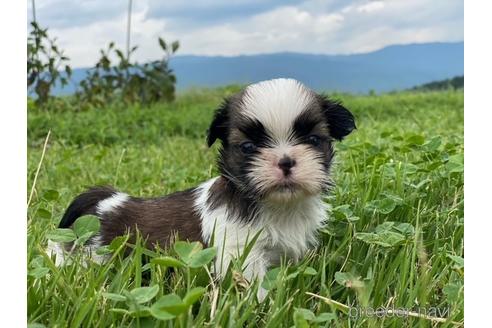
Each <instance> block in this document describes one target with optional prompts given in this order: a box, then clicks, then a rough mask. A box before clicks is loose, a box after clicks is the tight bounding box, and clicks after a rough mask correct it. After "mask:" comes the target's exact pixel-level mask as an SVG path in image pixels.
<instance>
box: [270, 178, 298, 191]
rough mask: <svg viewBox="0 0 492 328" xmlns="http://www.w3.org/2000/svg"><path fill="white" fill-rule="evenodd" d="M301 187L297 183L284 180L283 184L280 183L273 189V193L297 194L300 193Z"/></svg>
mask: <svg viewBox="0 0 492 328" xmlns="http://www.w3.org/2000/svg"><path fill="white" fill-rule="evenodd" d="M299 189H300V187H299V185H298V184H297V183H295V182H293V181H290V180H284V181H282V182H279V183H278V184H277V185H275V186H274V187H273V188H272V192H285V193H288V192H290V193H295V192H297V191H299Z"/></svg>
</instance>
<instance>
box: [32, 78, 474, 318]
mask: <svg viewBox="0 0 492 328" xmlns="http://www.w3.org/2000/svg"><path fill="white" fill-rule="evenodd" d="M237 89H238V88H237V87H231V88H224V89H217V90H196V91H194V92H190V93H186V94H182V95H179V96H178V97H177V99H176V102H175V104H174V105H173V106H171V105H169V104H155V105H151V106H150V107H149V108H147V110H141V108H139V107H138V106H128V108H124V107H118V106H116V105H110V106H108V107H107V108H105V110H102V111H101V110H93V109H89V110H87V111H82V112H74V111H70V112H59V113H53V112H51V111H45V110H40V109H35V110H33V111H29V112H28V126H29V131H28V139H29V141H28V145H29V152H28V181H29V184H28V190H30V189H31V186H32V183H33V180H34V175H35V172H36V169H37V165H38V163H39V160H40V157H41V152H42V146H43V141H44V138H45V136H46V133H47V131H48V130H49V129H51V131H52V138H51V139H50V143H49V147H48V148H47V152H46V154H45V158H44V162H43V164H42V166H41V170H40V174H39V176H38V179H37V184H36V186H35V190H36V193H35V194H34V197H33V199H32V202H31V205H30V206H29V209H28V236H27V239H28V276H27V288H28V292H27V304H28V311H27V320H28V322H29V323H31V324H34V323H37V324H42V325H44V326H46V327H54V326H57V327H76V326H81V327H110V326H113V327H138V326H140V327H171V326H172V327H189V326H196V327H201V326H221V327H257V326H260V327H292V326H296V325H297V326H310V327H331V326H333V327H401V326H405V327H420V326H425V327H427V326H432V324H431V323H430V322H429V321H428V320H426V319H418V318H410V317H406V318H399V317H396V316H392V317H389V316H388V317H384V318H376V317H373V318H369V317H364V316H363V317H360V318H358V319H356V318H351V317H350V316H349V315H348V313H347V311H346V307H347V306H358V307H372V308H377V307H379V306H386V307H394V308H398V307H404V308H408V309H414V308H420V307H430V306H433V307H437V308H441V309H445V308H448V307H449V309H450V310H449V318H450V320H452V321H457V322H462V321H463V318H464V312H463V304H464V296H463V290H464V246H463V231H464V220H463V217H464V211H463V208H464V198H463V92H462V91H446V92H425V93H418V92H412V93H395V94H391V95H379V96H376V95H374V96H351V95H338V96H337V97H338V98H340V99H341V100H342V101H343V102H344V104H345V105H346V106H347V107H348V108H350V109H351V110H352V111H353V112H354V114H355V116H356V120H357V126H358V130H357V131H355V132H354V133H353V134H352V135H350V136H349V137H348V138H347V139H346V140H344V141H343V142H342V143H338V144H337V145H336V148H337V149H336V150H337V156H336V163H335V166H334V167H333V169H332V172H333V180H334V181H335V182H336V186H335V187H334V188H333V190H332V192H331V194H330V195H329V196H328V197H327V198H326V201H327V202H328V203H329V204H330V205H331V206H332V210H331V214H330V220H329V222H328V223H327V224H326V226H325V227H323V229H322V231H321V233H320V245H319V246H318V248H317V249H316V250H315V251H313V252H311V253H309V254H308V255H307V256H306V257H305V258H304V259H303V260H302V261H300V262H299V263H296V264H293V263H282V264H281V265H280V266H279V267H277V268H271V269H270V270H269V272H268V273H267V278H266V279H265V282H264V283H263V285H264V287H266V288H267V289H268V290H269V293H268V296H267V298H266V300H265V301H264V302H262V303H260V302H258V300H257V298H256V294H257V290H258V288H259V287H260V286H259V285H260V283H259V282H258V281H253V282H246V281H245V280H244V278H242V276H241V273H240V272H239V271H240V269H239V267H238V266H235V267H233V268H232V269H231V271H230V272H229V273H228V274H227V275H226V276H225V278H224V279H223V281H222V282H219V281H214V280H211V279H210V276H209V274H208V272H207V271H210V270H211V265H212V264H211V262H207V261H211V260H210V258H211V256H212V254H214V253H215V249H213V248H212V249H210V250H208V249H209V248H201V246H199V245H198V244H194V243H184V242H180V243H178V244H176V245H175V247H173V248H171V249H168V250H156V251H150V250H147V249H145V248H144V247H142V244H141V241H140V240H137V241H136V242H135V243H134V244H133V245H128V239H127V238H126V237H122V238H117V239H115V240H114V241H113V242H112V243H111V245H109V246H107V247H101V248H100V249H99V250H97V253H98V254H106V256H108V257H109V260H108V263H107V264H104V265H100V264H97V263H92V262H91V263H86V262H84V261H83V259H82V258H80V257H82V254H74V255H73V256H74V260H73V261H72V263H71V264H69V265H67V266H65V267H60V268H56V267H54V265H53V263H52V261H51V259H49V258H48V257H47V256H45V254H44V252H43V249H44V248H45V247H46V242H47V239H48V238H52V237H53V233H55V235H57V231H58V230H56V229H55V227H56V225H57V223H58V222H59V220H60V217H61V216H62V214H63V211H64V210H65V208H66V206H67V204H68V203H69V202H70V200H71V199H72V198H73V196H74V195H76V194H77V193H79V192H81V191H83V190H84V188H85V187H87V186H90V185H106V184H111V185H114V186H115V187H117V188H118V189H122V190H124V191H125V192H128V193H130V194H132V195H136V196H143V197H151V196H158V195H164V194H168V193H170V192H173V191H177V190H183V189H186V188H189V187H192V186H195V185H197V184H198V183H200V182H202V181H204V180H206V179H209V178H211V177H212V176H215V175H216V174H217V171H216V167H215V157H216V151H217V148H216V147H213V148H212V149H210V150H209V149H208V148H207V147H206V142H205V131H206V129H207V127H208V124H209V123H210V119H211V117H212V113H213V110H214V109H215V108H216V106H217V105H218V104H219V103H220V101H221V97H222V96H225V95H228V94H231V93H232V92H235V91H236V90H237ZM86 223H87V224H84V225H83V226H84V227H87V229H86V228H84V229H82V230H83V231H78V234H79V235H77V234H76V233H75V232H73V230H70V231H71V233H70V232H67V231H63V232H62V233H61V235H60V236H58V235H57V236H58V237H59V238H61V239H62V240H65V239H64V238H66V239H71V240H77V238H80V235H82V236H83V235H84V234H85V232H91V231H94V229H95V227H93V228H91V227H92V224H88V223H89V222H86ZM65 234H66V235H65ZM55 238H56V237H55ZM252 238H253V236H252ZM217 251H220V250H217ZM124 253H127V254H125V255H126V256H123V255H124ZM204 263H205V264H204ZM155 286H158V292H157V293H156V294H155V295H153V294H154V293H155V289H156V287H155ZM139 288H146V289H144V290H140V289H139ZM147 288H150V289H147ZM134 290H136V291H134ZM132 291H133V294H135V293H137V294H138V295H140V293H142V295H143V296H142V297H143V298H139V297H137V298H136V297H134V296H132ZM137 291H138V292H137ZM307 292H309V293H314V294H318V295H321V296H324V297H327V298H329V299H331V300H334V301H336V302H338V303H333V304H328V303H325V302H323V301H321V300H319V299H317V298H313V297H311V296H310V295H308V294H306V293H307ZM142 299H143V300H146V301H145V302H142ZM339 303H340V304H341V305H340V304H339ZM439 326H440V327H454V326H455V325H454V324H452V323H451V322H446V323H443V324H440V325H439Z"/></svg>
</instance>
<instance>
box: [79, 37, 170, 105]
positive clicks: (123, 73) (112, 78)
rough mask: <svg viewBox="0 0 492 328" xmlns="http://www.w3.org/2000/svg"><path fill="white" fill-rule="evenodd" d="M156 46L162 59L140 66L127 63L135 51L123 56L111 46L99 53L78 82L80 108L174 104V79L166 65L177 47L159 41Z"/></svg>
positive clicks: (120, 51)
mask: <svg viewBox="0 0 492 328" xmlns="http://www.w3.org/2000/svg"><path fill="white" fill-rule="evenodd" d="M159 45H160V47H161V48H162V50H163V51H164V55H163V57H162V59H161V60H156V61H153V62H149V63H145V64H143V65H141V64H138V63H136V62H131V61H130V55H131V54H133V53H134V52H135V51H136V50H137V47H133V48H132V49H131V50H130V52H129V54H128V55H124V54H123V51H122V50H120V49H117V48H115V47H114V43H113V42H111V43H110V44H109V46H108V48H107V49H106V50H101V51H100V52H101V58H100V59H99V60H98V62H97V64H96V65H95V67H94V68H93V69H91V70H89V71H88V72H87V76H86V78H85V79H84V80H82V81H81V82H80V90H79V91H78V92H77V93H76V99H77V101H78V102H79V103H81V104H82V106H95V107H102V106H104V105H106V104H108V103H111V102H115V101H117V102H122V103H124V104H132V103H139V104H143V105H149V104H152V103H155V102H161V101H164V102H165V101H172V100H174V92H175V87H174V85H175V83H176V76H175V75H174V73H173V72H172V70H171V69H170V68H169V65H168V62H169V59H170V58H171V56H172V55H173V54H174V53H175V52H176V51H177V50H178V48H179V43H178V41H174V42H173V43H172V44H171V46H168V45H167V44H166V42H165V41H164V40H163V39H161V38H159ZM112 57H116V58H117V59H118V61H119V62H118V63H116V64H115V63H113V62H112V61H111V58H112Z"/></svg>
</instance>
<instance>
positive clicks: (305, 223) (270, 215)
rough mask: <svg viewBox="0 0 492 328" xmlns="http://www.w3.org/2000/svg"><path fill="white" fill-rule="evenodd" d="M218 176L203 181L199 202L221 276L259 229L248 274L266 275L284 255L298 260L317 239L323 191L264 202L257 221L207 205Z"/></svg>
mask: <svg viewBox="0 0 492 328" xmlns="http://www.w3.org/2000/svg"><path fill="white" fill-rule="evenodd" d="M216 179H217V178H214V179H211V180H209V181H207V182H205V183H204V184H202V185H201V186H200V187H199V188H198V190H197V193H198V194H197V200H196V203H195V206H196V208H197V210H198V211H199V213H200V215H201V219H202V236H203V240H205V241H210V238H211V236H212V235H213V237H214V238H213V239H214V241H213V244H214V245H213V246H215V247H217V248H218V254H219V255H218V256H217V259H216V271H217V272H216V273H217V274H218V275H219V276H221V275H222V274H224V271H225V270H226V269H227V267H228V265H229V262H230V261H231V260H232V258H234V257H238V256H240V255H241V254H242V253H243V250H244V248H245V247H246V245H247V244H248V243H249V242H251V240H252V239H253V238H254V237H255V236H256V235H257V234H258V233H259V236H258V239H257V241H256V242H255V244H254V246H253V248H252V249H251V252H250V253H249V255H248V257H247V259H246V261H245V263H244V274H245V276H246V278H249V279H252V278H254V277H258V278H262V277H263V275H264V274H265V272H266V270H267V269H268V267H269V266H272V265H276V264H278V263H279V261H280V259H281V257H282V256H284V255H285V256H287V258H289V259H292V260H294V261H297V260H299V259H300V258H301V257H302V256H303V255H304V253H305V252H306V251H307V250H308V249H309V248H310V247H311V246H313V245H316V242H317V231H318V229H319V228H320V227H321V226H322V224H323V222H324V221H325V219H326V210H327V204H326V203H324V202H323V201H322V199H321V195H317V196H309V197H306V198H303V199H302V200H299V201H297V202H291V203H289V204H287V205H285V204H282V205H281V206H280V205H263V206H261V208H260V210H259V215H258V217H257V218H256V220H254V221H253V222H250V223H244V222H241V221H240V220H239V219H238V218H236V217H230V214H229V213H228V211H227V208H226V206H225V205H224V206H220V207H217V208H215V209H211V208H210V207H209V206H208V205H207V199H208V195H209V190H210V188H211V186H212V185H213V184H214V182H215V181H216Z"/></svg>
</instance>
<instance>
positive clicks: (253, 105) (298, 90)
mask: <svg viewBox="0 0 492 328" xmlns="http://www.w3.org/2000/svg"><path fill="white" fill-rule="evenodd" d="M313 100H314V98H313V93H312V91H310V90H309V89H307V88H306V87H305V86H304V85H302V84H301V83H300V82H298V81H296V80H294V79H274V80H269V81H263V82H259V83H256V84H252V85H250V86H249V87H247V88H246V92H245V95H244V98H243V101H244V105H245V106H244V110H243V112H242V113H243V114H244V115H246V116H248V117H250V118H253V119H257V120H259V121H260V122H261V123H262V124H263V125H264V126H265V128H266V129H267V131H269V132H270V134H271V135H272V136H273V137H274V139H275V140H274V141H287V140H288V138H289V136H290V134H291V132H292V129H291V128H292V122H294V120H295V119H296V117H297V116H299V114H301V113H302V112H303V111H304V110H305V109H306V108H308V107H309V104H311V102H312V101H313Z"/></svg>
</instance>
